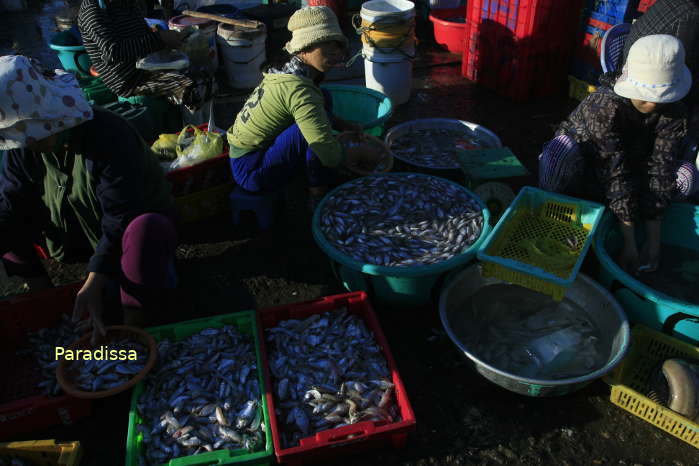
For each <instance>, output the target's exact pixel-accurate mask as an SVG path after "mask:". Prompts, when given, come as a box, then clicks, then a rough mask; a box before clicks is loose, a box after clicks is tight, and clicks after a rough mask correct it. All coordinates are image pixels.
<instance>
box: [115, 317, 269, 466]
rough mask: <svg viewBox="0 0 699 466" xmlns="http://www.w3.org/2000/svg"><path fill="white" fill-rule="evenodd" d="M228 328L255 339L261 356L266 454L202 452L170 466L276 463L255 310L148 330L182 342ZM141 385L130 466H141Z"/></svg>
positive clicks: (132, 420)
mask: <svg viewBox="0 0 699 466" xmlns="http://www.w3.org/2000/svg"><path fill="white" fill-rule="evenodd" d="M226 325H235V326H236V327H237V328H238V330H240V332H241V333H243V334H244V335H248V336H250V337H252V338H253V339H254V342H255V353H256V356H257V380H258V383H259V384H260V393H261V394H262V395H263V396H262V397H261V400H260V401H261V407H260V408H258V409H262V416H263V420H264V424H265V448H264V450H262V451H258V452H254V453H247V451H245V450H244V449H242V448H241V449H238V450H218V451H212V452H208V453H202V454H199V455H194V456H184V457H181V458H175V459H172V460H170V461H169V462H168V463H163V464H165V465H167V466H191V465H215V464H237V465H263V464H265V465H266V464H272V463H273V462H274V448H273V446H272V430H271V428H270V423H269V411H268V409H267V399H266V398H265V396H264V393H266V392H267V386H266V385H265V381H264V377H263V371H262V367H263V366H262V355H261V354H260V341H259V339H258V331H257V320H256V317H255V311H243V312H236V313H233V314H226V315H220V316H213V317H204V318H201V319H194V320H188V321H186V322H179V323H176V324H170V325H163V326H160V327H151V328H147V329H146V331H147V332H148V333H150V334H151V335H153V337H155V339H156V340H157V341H161V340H163V339H169V340H173V341H178V340H181V339H183V338H187V337H188V336H190V335H193V334H195V333H198V332H200V331H202V330H204V329H206V328H220V327H224V326H226ZM143 384H144V383H143V382H141V383H139V384H138V385H136V387H135V388H134V391H133V394H132V395H131V409H130V410H129V430H128V434H127V436H126V466H138V464H139V462H138V457H139V450H140V448H141V441H142V436H141V434H140V433H138V432H137V430H136V427H137V426H138V424H140V423H141V422H142V420H141V417H140V416H139V415H138V411H137V409H136V404H137V402H138V397H139V396H140V395H141V392H143V386H144V385H143Z"/></svg>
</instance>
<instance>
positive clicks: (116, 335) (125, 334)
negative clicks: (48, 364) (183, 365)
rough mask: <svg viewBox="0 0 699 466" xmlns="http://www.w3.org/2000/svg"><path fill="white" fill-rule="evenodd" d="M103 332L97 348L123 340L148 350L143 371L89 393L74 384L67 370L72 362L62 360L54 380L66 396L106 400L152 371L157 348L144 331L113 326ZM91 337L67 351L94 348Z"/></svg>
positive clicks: (72, 377)
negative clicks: (135, 343) (121, 381)
mask: <svg viewBox="0 0 699 466" xmlns="http://www.w3.org/2000/svg"><path fill="white" fill-rule="evenodd" d="M105 331H106V335H105V336H104V337H102V338H101V339H99V340H98V341H97V345H96V346H97V348H99V347H100V346H109V343H110V342H112V341H118V340H123V339H129V340H133V341H135V342H137V343H140V344H141V345H143V346H145V347H146V348H148V359H147V360H146V365H145V366H143V369H141V371H140V372H139V373H138V374H136V375H135V376H133V377H132V378H131V379H129V380H128V381H126V382H125V383H123V384H121V385H119V386H117V387H113V388H110V389H109V390H101V391H96V392H91V391H85V390H82V389H81V388H79V387H78V385H76V384H75V382H74V376H75V374H74V373H73V372H72V371H70V370H69V366H70V364H72V363H73V361H66V360H65V359H62V360H60V361H59V362H58V366H57V367H56V378H57V379H58V383H59V385H60V386H61V388H62V389H63V391H64V392H65V393H66V394H67V395H69V396H72V397H75V398H85V399H96V398H106V397H109V396H113V395H116V394H117V393H121V392H123V391H126V390H128V389H130V388H131V387H133V386H134V385H136V384H137V383H138V382H140V381H141V380H143V378H144V377H145V376H146V375H147V374H148V372H150V371H151V369H153V366H155V363H156V361H157V359H158V346H157V344H156V342H155V339H154V338H153V337H152V336H151V335H150V334H149V333H147V332H146V331H145V330H142V329H140V328H138V327H130V326H127V325H115V326H112V327H106V328H105ZM91 337H92V333H89V334H87V335H85V336H83V337H82V338H80V339H79V340H78V341H76V342H75V343H73V344H72V345H70V346H69V347H68V349H69V350H78V349H91V348H94V346H93V345H92V344H91V343H90V338H91Z"/></svg>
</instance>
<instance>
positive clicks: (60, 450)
mask: <svg viewBox="0 0 699 466" xmlns="http://www.w3.org/2000/svg"><path fill="white" fill-rule="evenodd" d="M81 457H82V450H81V448H80V442H61V443H56V441H55V440H29V441H26V442H9V443H0V460H2V459H5V458H7V459H13V458H19V459H23V460H27V461H30V462H31V464H32V465H36V466H77V465H78V464H80V459H81Z"/></svg>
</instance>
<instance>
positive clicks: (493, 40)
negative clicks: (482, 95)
mask: <svg viewBox="0 0 699 466" xmlns="http://www.w3.org/2000/svg"><path fill="white" fill-rule="evenodd" d="M581 6H582V0H572V1H568V2H562V1H559V0H519V1H512V0H470V1H469V2H468V4H467V7H466V27H465V28H464V35H465V36H464V37H465V38H464V51H463V60H462V64H461V66H462V74H463V75H464V76H465V77H466V78H468V79H470V80H472V81H475V82H477V83H479V84H481V85H483V86H484V87H487V88H490V89H493V90H494V91H496V92H498V93H499V94H501V95H504V96H506V97H509V98H511V99H513V100H515V101H520V102H521V101H525V100H528V99H531V98H536V97H549V96H553V95H564V94H566V93H567V89H568V78H567V75H568V64H569V62H570V56H571V53H572V50H573V46H574V44H575V35H574V34H571V33H570V31H574V30H576V29H577V25H578V21H579V18H580V11H581Z"/></svg>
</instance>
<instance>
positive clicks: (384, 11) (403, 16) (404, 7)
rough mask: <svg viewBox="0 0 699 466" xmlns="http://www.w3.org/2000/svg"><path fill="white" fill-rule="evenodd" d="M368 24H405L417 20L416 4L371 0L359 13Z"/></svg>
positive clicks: (397, 0) (404, 0)
mask: <svg viewBox="0 0 699 466" xmlns="http://www.w3.org/2000/svg"><path fill="white" fill-rule="evenodd" d="M359 16H360V17H361V18H362V20H364V21H366V22H368V23H404V22H406V21H410V20H412V19H413V18H415V4H414V3H413V2H409V1H407V0H371V1H369V2H364V3H363V4H362V9H361V10H360V11H359Z"/></svg>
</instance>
